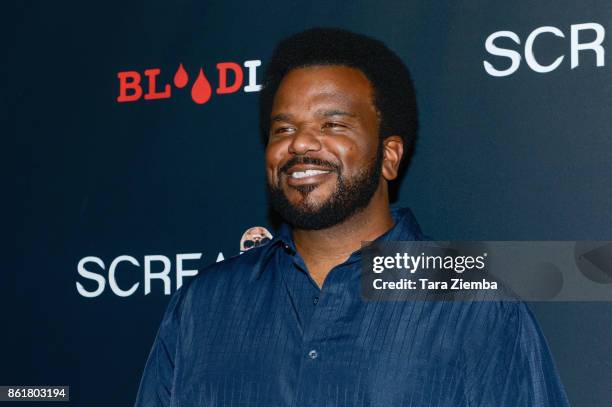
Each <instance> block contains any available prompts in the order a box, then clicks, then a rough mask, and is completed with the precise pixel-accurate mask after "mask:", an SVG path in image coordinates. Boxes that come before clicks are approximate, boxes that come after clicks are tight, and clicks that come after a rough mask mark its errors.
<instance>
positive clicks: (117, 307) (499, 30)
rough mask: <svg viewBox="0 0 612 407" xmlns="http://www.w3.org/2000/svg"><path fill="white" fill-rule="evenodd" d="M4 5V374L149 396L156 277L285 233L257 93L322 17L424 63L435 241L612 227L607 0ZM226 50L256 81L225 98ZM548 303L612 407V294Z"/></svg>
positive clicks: (122, 397)
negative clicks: (255, 235)
mask: <svg viewBox="0 0 612 407" xmlns="http://www.w3.org/2000/svg"><path fill="white" fill-rule="evenodd" d="M9 18H10V19H11V20H12V22H11V26H12V27H14V33H15V38H16V42H15V44H16V47H14V48H13V49H11V51H14V53H13V52H10V53H9V54H8V56H9V58H7V65H6V66H7V67H8V68H9V71H10V73H7V74H6V76H5V85H6V87H7V88H8V90H9V93H8V95H10V96H9V97H7V98H3V99H4V100H3V105H4V106H5V109H4V110H5V111H6V112H7V113H8V116H9V117H10V119H11V120H10V124H9V128H12V127H13V125H14V128H15V135H16V136H15V137H14V139H15V140H16V143H17V146H16V147H17V149H16V153H15V154H13V153H10V154H8V155H9V157H8V163H9V166H10V167H11V168H13V169H14V170H15V172H16V178H15V179H16V181H17V194H15V195H14V196H17V197H18V198H17V202H16V208H15V209H14V210H12V209H11V210H10V211H6V213H7V214H9V218H10V219H9V223H10V224H11V225H15V230H16V243H17V244H16V248H15V250H14V253H15V254H16V256H14V260H15V261H9V262H8V263H7V270H8V273H7V275H9V276H11V277H14V281H11V284H14V286H15V293H16V295H17V302H12V303H10V304H8V305H7V307H8V308H7V313H6V321H7V322H6V324H8V325H7V326H10V327H11V329H7V332H9V333H8V335H7V334H5V335H4V337H5V340H6V341H7V343H6V345H5V346H3V355H2V356H3V361H2V364H1V367H0V370H1V377H0V378H1V383H0V384H7V385H8V384H11V385H17V384H31V385H35V384H40V385H70V386H71V398H72V401H71V403H72V405H78V406H128V405H130V404H131V403H132V402H133V400H134V397H135V394H136V390H137V387H138V382H139V380H140V375H141V372H142V369H143V367H144V363H145V360H146V357H147V355H148V352H149V350H150V346H151V344H152V341H153V338H154V335H155V333H156V330H157V327H158V324H159V322H160V320H161V317H162V313H163V310H164V308H165V306H166V304H167V302H168V299H169V296H168V295H166V293H167V291H166V290H165V287H166V285H165V284H166V283H165V282H164V280H162V279H159V278H157V279H152V280H150V287H149V288H150V290H147V287H146V282H147V274H150V273H160V272H165V271H166V270H167V278H168V281H169V283H168V284H167V286H168V290H169V291H170V292H174V291H175V290H176V287H177V275H180V276H182V275H184V276H185V277H184V279H187V278H190V277H189V274H193V273H194V272H191V273H190V271H189V270H197V269H201V268H202V267H203V266H205V265H206V264H209V263H212V262H214V261H216V260H217V259H220V258H222V257H229V256H233V255H236V254H238V252H239V242H240V238H241V236H242V234H243V232H244V231H245V230H246V229H248V228H249V227H252V226H256V225H261V226H265V227H268V228H269V229H270V230H272V231H273V229H272V225H270V222H269V219H268V206H267V202H266V196H265V190H264V180H265V178H264V171H263V147H262V145H261V144H260V139H259V134H258V124H257V97H258V92H257V91H254V90H256V88H257V86H255V85H257V84H259V83H260V82H259V80H260V78H261V76H262V74H263V68H264V67H265V64H266V62H267V60H268V58H269V57H270V54H271V51H272V49H273V47H274V45H275V43H276V42H277V41H278V40H280V39H281V38H283V37H285V36H286V35H288V34H291V33H294V32H297V31H300V30H302V29H305V28H309V27H313V26H338V27H342V28H347V29H350V30H353V31H357V32H361V33H364V34H368V35H371V36H374V37H377V38H379V39H381V40H383V41H384V42H386V43H387V44H388V46H389V47H390V48H391V49H393V50H395V51H396V52H397V53H398V54H399V55H400V56H401V57H402V58H403V59H404V61H405V62H406V63H407V65H408V66H409V67H410V69H411V71H412V74H413V78H414V82H415V86H416V89H417V94H418V96H417V97H418V102H419V108H420V122H421V129H420V134H419V140H418V144H417V148H416V153H415V156H414V159H413V162H412V165H411V167H410V169H409V171H408V174H407V176H406V177H405V178H404V180H403V185H402V187H401V189H400V193H399V197H398V200H397V202H396V205H398V206H410V207H411V208H412V209H413V211H414V213H415V214H416V216H417V218H418V219H419V222H420V223H421V226H422V228H423V230H424V231H425V232H426V233H427V234H428V235H430V236H434V237H436V238H439V239H457V240H459V239H464V240H468V239H473V240H580V239H585V240H612V227H611V224H612V222H611V214H612V137H611V135H610V129H611V128H612V115H611V114H610V106H611V105H612V81H611V79H612V77H611V73H612V69H611V68H610V66H609V57H608V51H609V50H608V44H609V43H610V42H609V40H608V38H607V33H608V32H609V31H610V30H612V3H611V2H609V1H606V0H592V1H589V2H586V3H585V2H583V1H570V2H563V4H559V2H557V1H550V0H546V1H527V0H520V1H513V2H495V1H489V2H486V1H478V0H471V1H467V0H466V1H436V2H432V1H417V0H410V1H384V2H381V1H354V2H344V1H337V0H314V1H310V2H293V1H280V0H265V1H259V2H248V1H243V2H232V1H176V2H153V1H151V2H127V3H125V2H118V1H107V2H100V3H98V4H91V3H82V2H72V3H70V2H63V3H58V2H42V1H41V2H18V3H17V4H15V5H14V12H12V13H10V15H9ZM560 57H563V58H562V59H559V58H560ZM247 61H251V62H247ZM257 61H260V62H261V66H257V65H258V62H257ZM228 62H232V63H234V64H235V65H231V64H230V65H225V66H231V68H221V71H222V72H225V73H226V74H227V83H226V85H227V86H226V87H229V88H230V89H229V90H230V91H231V90H232V89H231V87H232V86H231V85H234V84H236V83H240V82H241V83H240V84H239V85H237V86H234V88H236V89H235V91H233V92H228V93H221V94H219V93H218V92H217V89H218V88H219V85H220V74H219V69H218V68H217V64H219V63H228ZM245 63H246V66H245ZM181 64H182V66H183V67H184V69H185V73H184V74H183V75H178V76H176V77H175V74H176V72H177V70H178V69H179V67H180V65H181ZM573 65H574V66H573ZM222 66H223V65H222ZM236 67H238V69H237V68H236ZM200 69H202V73H203V75H204V77H205V79H206V80H200V86H198V87H196V90H193V87H194V85H195V83H196V81H197V78H198V74H199V72H200ZM224 69H225V71H224ZM185 75H186V76H187V79H185ZM223 76H224V74H223V73H222V74H221V77H223ZM240 76H242V81H240V80H239V79H240ZM138 80H139V81H140V82H139V84H137V82H138ZM206 81H208V83H209V84H210V87H211V94H210V98H209V99H207V92H206V90H207V88H206ZM249 83H250V85H251V87H249V88H247V90H250V91H245V87H246V86H249ZM152 85H153V86H152ZM165 85H168V87H167V88H166V87H165ZM168 89H169V91H168ZM226 91H227V89H226ZM122 92H123V93H122ZM139 92H141V93H142V94H141V95H139ZM221 92H223V90H222V91H221ZM122 94H123V99H134V100H131V101H122V100H121V99H122ZM147 95H148V96H147ZM136 96H138V97H136ZM118 98H119V99H120V100H118ZM206 99H207V100H206ZM203 100H206V101H205V103H201V102H202V101H203ZM198 102H200V103H198ZM5 137H7V138H10V137H11V136H5ZM11 201H12V200H11ZM13 213H15V214H16V216H13V215H12V214H13ZM220 253H221V255H220ZM120 256H128V257H120ZM12 258H13V257H11V259H12ZM113 264H114V266H113ZM79 265H80V266H79ZM111 270H113V271H111ZM181 270H182V271H181ZM88 272H89V273H95V276H96V277H93V276H92V275H91V274H87V273H88ZM113 275H114V278H113V277H112V276H113ZM111 280H112V282H111ZM114 283H116V286H115V285H113V284H114ZM135 284H138V285H137V286H136V285H135ZM131 287H136V288H134V291H133V292H132V293H129V294H128V295H125V292H126V291H128V290H129V289H130V288H131ZM147 291H149V292H148V294H146V295H145V292H147ZM532 309H533V310H534V311H535V313H536V315H537V317H538V319H539V321H540V323H541V325H542V328H543V331H544V333H545V335H546V337H547V338H548V341H549V344H550V346H551V350H552V352H553V355H554V357H555V359H556V362H557V365H558V368H559V371H560V374H561V376H562V379H563V381H564V384H565V386H566V388H567V391H568V395H569V397H570V399H571V401H572V403H573V405H576V406H601V405H608V404H610V403H612V387H611V386H610V382H612V373H611V371H612V370H611V369H610V368H611V367H612V352H611V351H610V343H612V328H610V324H609V315H610V313H611V312H612V305H611V304H609V303H587V302H585V303H539V304H533V306H532Z"/></svg>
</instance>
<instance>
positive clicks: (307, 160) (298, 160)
mask: <svg viewBox="0 0 612 407" xmlns="http://www.w3.org/2000/svg"><path fill="white" fill-rule="evenodd" d="M297 164H310V165H316V166H319V167H324V168H329V169H330V170H331V171H336V172H339V171H340V166H339V165H338V164H335V163H332V162H329V161H325V160H321V159H320V158H315V157H293V158H291V159H289V161H287V162H286V163H285V164H284V165H283V166H282V167H280V168H279V170H278V172H279V173H286V172H287V171H289V168H291V167H293V166H294V165H297Z"/></svg>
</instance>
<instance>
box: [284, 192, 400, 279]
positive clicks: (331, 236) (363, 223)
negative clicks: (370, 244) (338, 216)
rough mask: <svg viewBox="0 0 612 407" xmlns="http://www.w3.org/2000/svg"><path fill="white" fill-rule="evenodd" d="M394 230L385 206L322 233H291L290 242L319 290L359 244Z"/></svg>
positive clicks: (312, 231)
mask: <svg viewBox="0 0 612 407" xmlns="http://www.w3.org/2000/svg"><path fill="white" fill-rule="evenodd" d="M392 227H393V217H392V216H391V210H390V209H389V206H388V204H387V205H386V206H385V207H383V208H380V207H371V206H368V207H366V208H364V209H363V210H361V211H359V212H358V213H356V214H354V215H353V216H351V217H350V218H349V219H347V220H346V221H344V222H342V223H341V224H338V225H335V226H332V227H330V228H327V229H322V230H301V229H294V230H293V241H294V243H295V246H296V248H297V251H298V252H299V253H300V255H301V256H302V259H303V260H304V263H305V264H306V267H307V268H308V272H309V274H310V276H311V277H312V279H313V280H314V281H315V282H316V283H317V285H318V286H319V288H320V287H322V286H323V283H324V281H325V278H326V277H327V275H328V274H329V272H330V271H331V269H332V268H334V267H335V266H337V265H338V264H341V263H343V262H344V261H346V259H348V257H349V256H350V255H351V253H353V252H354V251H356V250H359V249H360V248H361V242H363V241H372V240H375V239H376V238H378V237H379V236H381V235H383V234H384V233H385V232H387V231H388V230H389V229H391V228H392Z"/></svg>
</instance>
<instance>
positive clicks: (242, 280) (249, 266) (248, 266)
mask: <svg viewBox="0 0 612 407" xmlns="http://www.w3.org/2000/svg"><path fill="white" fill-rule="evenodd" d="M271 244H272V243H269V244H267V245H264V246H259V247H256V248H253V249H250V250H248V251H246V252H243V253H241V254H238V255H236V256H233V257H229V258H227V259H225V260H222V261H220V262H217V263H213V264H210V265H208V266H206V267H204V268H203V269H202V270H200V271H199V273H198V275H197V276H195V277H193V278H192V279H191V280H190V281H189V282H188V284H187V285H188V288H187V287H186V289H185V291H187V290H189V291H199V290H201V289H207V290H210V289H211V288H215V287H216V288H221V287H222V286H225V285H228V286H232V287H234V288H237V287H239V286H241V285H246V284H248V283H250V282H252V281H253V280H254V279H255V277H256V276H257V274H258V272H259V271H260V270H261V268H262V267H265V260H266V259H267V258H269V257H270V256H271V255H272V250H273V248H272V247H271V246H270V245H271Z"/></svg>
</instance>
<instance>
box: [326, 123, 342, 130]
mask: <svg viewBox="0 0 612 407" xmlns="http://www.w3.org/2000/svg"><path fill="white" fill-rule="evenodd" d="M344 127H346V126H345V125H344V124H341V123H334V122H327V123H325V124H323V128H324V129H340V128H344Z"/></svg>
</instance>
